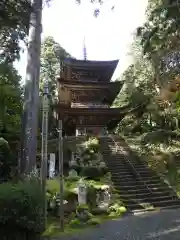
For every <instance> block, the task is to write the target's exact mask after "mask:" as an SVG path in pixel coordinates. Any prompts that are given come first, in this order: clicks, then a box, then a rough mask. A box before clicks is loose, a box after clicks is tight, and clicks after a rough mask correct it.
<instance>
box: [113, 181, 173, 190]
mask: <svg viewBox="0 0 180 240" xmlns="http://www.w3.org/2000/svg"><path fill="white" fill-rule="evenodd" d="M114 186H116V187H117V188H118V189H122V190H123V189H132V190H133V189H139V190H141V189H148V188H149V189H151V190H156V189H159V190H160V189H169V188H168V186H163V185H162V184H160V183H151V184H147V185H146V186H145V185H144V184H143V183H141V184H138V185H137V184H136V182H134V183H133V184H132V183H130V184H129V183H127V184H126V185H124V184H122V185H121V184H118V183H114Z"/></svg>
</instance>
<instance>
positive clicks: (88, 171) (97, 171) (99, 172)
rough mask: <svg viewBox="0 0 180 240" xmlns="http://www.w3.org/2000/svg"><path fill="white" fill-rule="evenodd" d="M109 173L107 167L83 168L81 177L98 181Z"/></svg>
mask: <svg viewBox="0 0 180 240" xmlns="http://www.w3.org/2000/svg"><path fill="white" fill-rule="evenodd" d="M107 172H108V169H107V168H106V167H103V168H100V167H91V166H90V167H83V168H82V171H81V176H85V177H87V178H90V179H96V178H100V177H103V176H104V175H105V174H106V173H107Z"/></svg>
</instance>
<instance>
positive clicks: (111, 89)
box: [60, 81, 123, 104]
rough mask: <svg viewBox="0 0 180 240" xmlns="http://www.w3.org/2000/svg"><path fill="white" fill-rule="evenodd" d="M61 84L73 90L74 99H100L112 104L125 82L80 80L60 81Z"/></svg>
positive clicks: (81, 100)
mask: <svg viewBox="0 0 180 240" xmlns="http://www.w3.org/2000/svg"><path fill="white" fill-rule="evenodd" d="M60 84H62V86H63V87H66V88H67V89H68V90H69V91H71V92H72V95H73V97H74V98H75V99H72V101H76V100H77V99H78V100H79V101H80V102H86V101H100V102H103V103H108V104H111V103H112V102H113V101H114V99H115V98H116V96H117V94H118V93H119V91H120V89H121V87H122V85H123V82H109V83H104V82H103V83H100V82H95V83H93V84H91V83H89V82H83V83H82V82H79V81H76V82H75V81H71V82H69V81H60Z"/></svg>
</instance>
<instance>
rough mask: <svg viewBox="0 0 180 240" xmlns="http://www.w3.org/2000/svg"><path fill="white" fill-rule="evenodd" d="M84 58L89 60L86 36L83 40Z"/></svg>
mask: <svg viewBox="0 0 180 240" xmlns="http://www.w3.org/2000/svg"><path fill="white" fill-rule="evenodd" d="M83 59H84V61H86V60H87V49H86V39H85V37H84V40H83Z"/></svg>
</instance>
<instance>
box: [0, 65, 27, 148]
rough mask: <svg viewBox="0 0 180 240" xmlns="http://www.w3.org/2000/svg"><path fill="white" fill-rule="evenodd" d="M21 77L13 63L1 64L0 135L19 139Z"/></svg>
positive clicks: (10, 138)
mask: <svg viewBox="0 0 180 240" xmlns="http://www.w3.org/2000/svg"><path fill="white" fill-rule="evenodd" d="M20 81H21V77H20V76H19V75H18V73H17V71H16V70H15V69H14V67H13V66H12V65H10V64H9V65H7V64H5V63H1V64H0V113H1V114H0V136H1V137H4V138H5V139H6V140H7V141H8V142H9V144H11V142H12V141H14V140H19V137H20V126H21V111H22V89H21V87H20Z"/></svg>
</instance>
